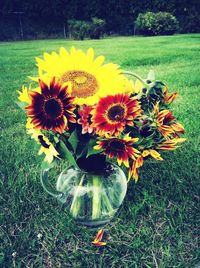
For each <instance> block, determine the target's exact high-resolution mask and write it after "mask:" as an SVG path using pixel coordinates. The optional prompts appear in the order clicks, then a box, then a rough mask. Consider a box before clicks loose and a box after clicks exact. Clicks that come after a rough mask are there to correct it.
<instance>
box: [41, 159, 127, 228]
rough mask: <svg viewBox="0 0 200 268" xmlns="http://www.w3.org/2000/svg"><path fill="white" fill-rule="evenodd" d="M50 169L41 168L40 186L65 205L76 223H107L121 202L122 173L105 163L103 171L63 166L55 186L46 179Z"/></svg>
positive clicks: (124, 182) (122, 191) (93, 225)
mask: <svg viewBox="0 0 200 268" xmlns="http://www.w3.org/2000/svg"><path fill="white" fill-rule="evenodd" d="M49 172H50V169H43V170H42V173H41V183H42V185H43V187H44V189H45V190H46V191H47V192H48V193H49V194H51V195H52V196H54V197H55V198H57V199H58V200H59V201H60V202H61V203H63V204H64V205H65V207H66V208H67V210H68V212H69V213H70V215H71V216H72V217H73V219H74V220H75V221H76V222H78V223H79V224H82V225H86V226H91V227H98V226H101V225H103V224H105V223H107V222H109V221H110V220H111V219H112V217H113V216H114V215H115V213H116V212H117V210H118V209H119V207H120V205H121V204H122V202H123V200H124V197H125V195H126V191H127V180H126V176H125V174H124V172H123V171H122V169H121V168H119V167H118V166H117V165H114V164H109V171H107V172H106V173H105V174H95V173H94V172H85V171H83V170H81V169H78V168H75V167H69V168H67V169H64V170H63V171H62V172H61V173H60V174H59V176H58V178H57V182H56V185H55V188H54V187H52V185H51V184H50V182H49V178H48V177H49Z"/></svg>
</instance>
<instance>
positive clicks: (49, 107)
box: [44, 98, 62, 119]
mask: <svg viewBox="0 0 200 268" xmlns="http://www.w3.org/2000/svg"><path fill="white" fill-rule="evenodd" d="M44 110H45V113H46V114H47V116H49V117H50V118H52V119H55V118H57V117H59V116H60V115H61V113H62V107H61V103H60V102H59V101H58V100H56V99H54V98H53V99H49V100H47V101H46V102H45V106H44Z"/></svg>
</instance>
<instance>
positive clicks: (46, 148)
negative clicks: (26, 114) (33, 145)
mask: <svg viewBox="0 0 200 268" xmlns="http://www.w3.org/2000/svg"><path fill="white" fill-rule="evenodd" d="M26 128H27V133H28V134H29V135H31V138H32V139H34V140H35V141H36V142H37V143H38V144H40V145H41V147H40V150H39V152H38V154H39V155H41V154H43V153H44V154H45V158H44V161H46V162H48V163H51V162H52V161H53V160H54V157H59V153H58V152H57V151H56V149H55V147H54V146H53V144H52V143H51V142H50V141H49V139H48V138H47V137H45V136H44V134H43V133H42V132H41V131H40V130H39V129H35V128H34V125H33V123H31V118H28V119H27V123H26Z"/></svg>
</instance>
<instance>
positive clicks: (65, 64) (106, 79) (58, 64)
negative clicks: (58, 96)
mask: <svg viewBox="0 0 200 268" xmlns="http://www.w3.org/2000/svg"><path fill="white" fill-rule="evenodd" d="M104 60H105V59H104V57H103V56H98V57H97V58H95V57H94V50H93V49H92V48H89V49H88V50H87V52H86V53H84V52H83V51H82V50H80V49H75V48H74V47H72V48H71V49H70V51H69V52H68V51H67V50H66V49H64V48H61V49H60V53H59V54H57V53H56V52H52V53H51V54H48V53H44V57H43V59H40V58H36V62H37V66H38V75H39V77H35V78H33V80H36V81H38V78H40V79H41V80H42V81H45V83H49V80H51V79H52V77H56V78H57V79H58V81H60V82H61V83H67V84H68V85H70V90H71V95H72V96H74V97H75V104H78V105H83V104H86V105H93V104H95V103H97V102H98V100H99V98H100V97H105V96H106V95H108V94H112V95H113V94H116V93H129V92H131V91H132V84H131V82H130V81H129V80H128V79H127V78H126V77H125V76H124V75H122V74H121V72H122V71H121V70H120V69H119V66H118V65H116V64H113V63H107V64H104Z"/></svg>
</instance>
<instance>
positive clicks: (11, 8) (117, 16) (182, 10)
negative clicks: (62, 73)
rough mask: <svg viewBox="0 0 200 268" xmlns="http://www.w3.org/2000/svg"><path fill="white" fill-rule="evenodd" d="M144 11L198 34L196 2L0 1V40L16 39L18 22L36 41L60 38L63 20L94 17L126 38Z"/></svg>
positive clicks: (199, 23)
mask: <svg viewBox="0 0 200 268" xmlns="http://www.w3.org/2000/svg"><path fill="white" fill-rule="evenodd" d="M148 11H151V12H159V11H164V12H169V13H171V14H173V15H174V16H175V17H176V18H177V19H178V21H179V22H180V31H181V32H199V31H200V1H199V0H190V1H188V0H181V1H180V0H168V1H160V0H144V1H141V0H107V1H104V0H48V1H47V0H35V1H32V0H1V1H0V39H1V40H3V39H4V40H5V39H9V38H10V39H13V38H15V37H16V38H19V32H20V27H21V26H20V20H21V25H22V26H23V34H24V38H38V37H42V36H45V37H48V36H63V31H64V29H66V31H67V28H68V25H67V21H69V20H79V21H80V20H81V21H92V18H94V17H96V18H98V19H102V20H104V21H105V22H106V25H105V31H106V33H107V34H123V35H130V34H133V33H134V27H135V20H136V18H137V16H138V14H139V13H145V12H148ZM17 12H23V13H22V14H19V13H17Z"/></svg>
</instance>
